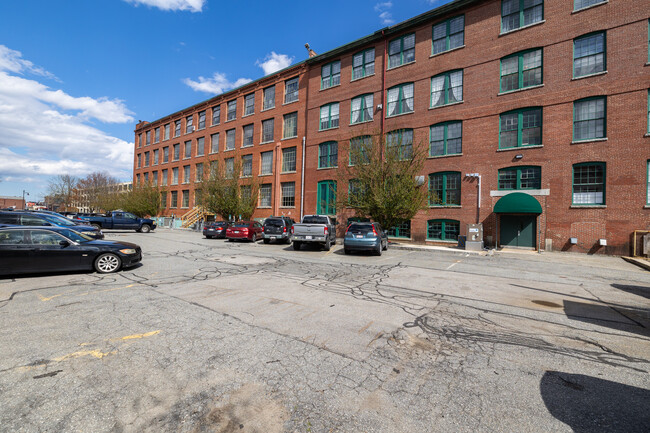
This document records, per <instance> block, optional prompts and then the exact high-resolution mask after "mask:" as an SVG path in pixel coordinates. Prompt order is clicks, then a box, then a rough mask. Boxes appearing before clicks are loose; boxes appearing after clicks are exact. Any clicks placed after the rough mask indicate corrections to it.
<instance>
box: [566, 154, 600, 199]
mask: <svg viewBox="0 0 650 433" xmlns="http://www.w3.org/2000/svg"><path fill="white" fill-rule="evenodd" d="M606 175H607V173H606V165H605V163H604V162H582V163H579V164H574V165H573V182H572V201H571V203H572V204H573V205H576V206H593V205H596V206H598V205H604V204H605V189H606V188H605V187H606V182H607V177H606Z"/></svg>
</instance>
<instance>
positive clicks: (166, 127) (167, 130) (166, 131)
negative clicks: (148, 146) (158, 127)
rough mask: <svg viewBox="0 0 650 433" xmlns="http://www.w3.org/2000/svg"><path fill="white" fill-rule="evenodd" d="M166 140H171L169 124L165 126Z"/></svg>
mask: <svg viewBox="0 0 650 433" xmlns="http://www.w3.org/2000/svg"><path fill="white" fill-rule="evenodd" d="M164 140H169V123H168V124H166V125H165V132H164Z"/></svg>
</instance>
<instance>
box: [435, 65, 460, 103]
mask: <svg viewBox="0 0 650 433" xmlns="http://www.w3.org/2000/svg"><path fill="white" fill-rule="evenodd" d="M462 100H463V71H462V70H460V71H451V72H445V73H444V74H440V75H436V76H435V77H433V78H432V79H431V106H432V107H439V106H441V105H446V104H453V103H454V102H462Z"/></svg>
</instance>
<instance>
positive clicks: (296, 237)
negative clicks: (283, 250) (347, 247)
mask: <svg viewBox="0 0 650 433" xmlns="http://www.w3.org/2000/svg"><path fill="white" fill-rule="evenodd" d="M291 231H292V234H293V236H292V237H293V239H292V240H293V249H294V250H299V249H300V247H301V246H302V244H307V243H316V244H321V245H322V246H323V248H324V249H325V251H329V250H330V247H331V246H332V245H334V244H336V227H334V224H332V220H331V219H330V217H328V216H327V215H305V216H304V217H303V218H302V222H301V223H300V224H294V225H293V227H292V228H291Z"/></svg>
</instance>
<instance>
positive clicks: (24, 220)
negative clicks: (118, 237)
mask: <svg viewBox="0 0 650 433" xmlns="http://www.w3.org/2000/svg"><path fill="white" fill-rule="evenodd" d="M0 224H8V225H17V226H45V227H47V226H50V227H65V228H67V229H72V230H74V231H77V232H80V233H83V234H85V235H88V236H90V237H91V238H93V239H104V234H103V233H102V231H101V230H98V229H96V228H95V227H92V226H90V225H84V224H78V223H76V222H74V221H72V220H70V219H68V218H64V217H63V216H60V215H53V214H50V213H38V212H26V211H12V212H0Z"/></svg>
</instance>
